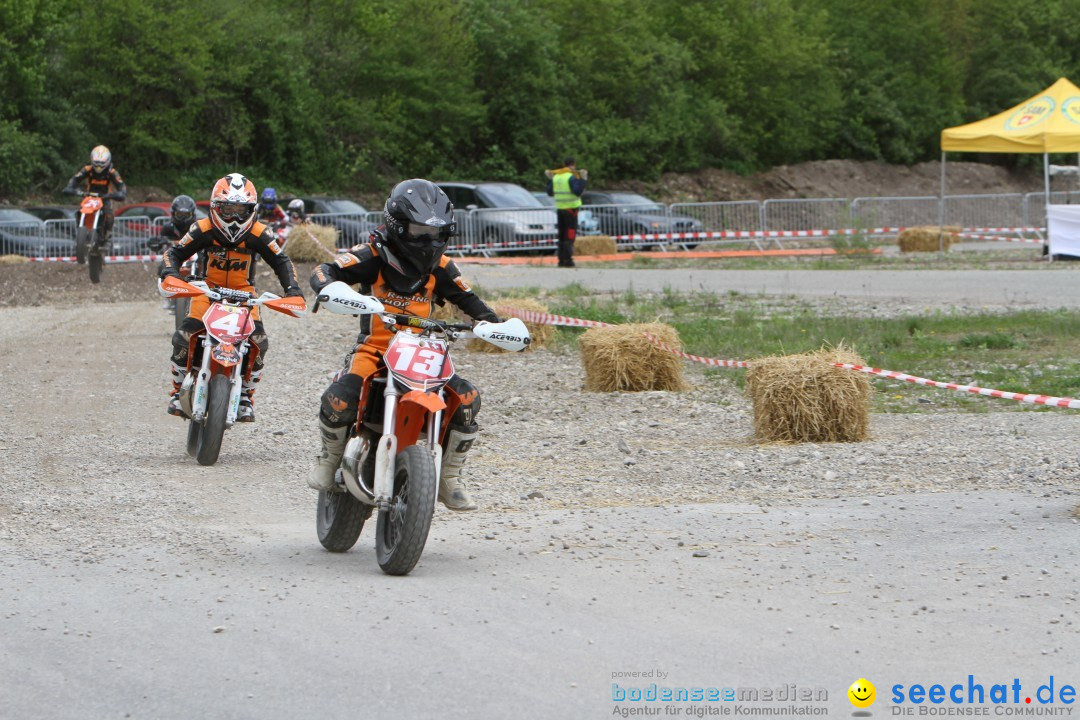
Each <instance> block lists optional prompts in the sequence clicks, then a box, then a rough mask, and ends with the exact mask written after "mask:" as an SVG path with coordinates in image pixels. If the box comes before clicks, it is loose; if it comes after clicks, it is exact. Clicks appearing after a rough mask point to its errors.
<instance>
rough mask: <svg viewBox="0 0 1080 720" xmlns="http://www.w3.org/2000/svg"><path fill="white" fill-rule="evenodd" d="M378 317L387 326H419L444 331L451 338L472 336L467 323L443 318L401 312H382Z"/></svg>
mask: <svg viewBox="0 0 1080 720" xmlns="http://www.w3.org/2000/svg"><path fill="white" fill-rule="evenodd" d="M379 317H381V318H382V321H383V322H384V323H385V324H386V325H387V327H391V326H393V325H404V326H406V327H413V328H419V329H420V330H436V331H439V332H443V333H446V335H447V336H448V337H449V338H451V339H452V340H457V339H458V338H464V337H471V336H472V332H471V331H472V325H469V324H467V323H452V322H447V321H445V320H433V319H431V318H422V317H416V316H415V315H402V314H401V313H383V314H382V315H380V316H379Z"/></svg>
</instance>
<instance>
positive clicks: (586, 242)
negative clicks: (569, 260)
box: [574, 235, 618, 256]
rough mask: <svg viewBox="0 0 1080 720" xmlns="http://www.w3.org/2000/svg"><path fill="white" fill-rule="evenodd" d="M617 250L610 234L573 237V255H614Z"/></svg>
mask: <svg viewBox="0 0 1080 720" xmlns="http://www.w3.org/2000/svg"><path fill="white" fill-rule="evenodd" d="M616 252H618V248H617V247H616V245H615V240H613V239H612V238H611V236H610V235H578V236H577V238H575V239H574V255H575V256H576V255H614V254H615V253H616Z"/></svg>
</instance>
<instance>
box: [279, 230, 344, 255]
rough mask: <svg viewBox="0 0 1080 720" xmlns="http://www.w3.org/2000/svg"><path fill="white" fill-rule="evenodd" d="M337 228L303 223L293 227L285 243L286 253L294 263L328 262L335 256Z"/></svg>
mask: <svg viewBox="0 0 1080 720" xmlns="http://www.w3.org/2000/svg"><path fill="white" fill-rule="evenodd" d="M337 240H338V231H337V228H334V227H330V226H328V225H319V224H318V223H313V222H304V223H299V224H297V225H293V227H292V230H290V231H289V237H288V239H287V240H286V241H285V248H286V253H287V254H288V256H289V258H291V259H292V260H293V261H294V262H319V263H322V262H329V261H330V260H333V259H334V258H335V257H336V256H337V252H338V250H337Z"/></svg>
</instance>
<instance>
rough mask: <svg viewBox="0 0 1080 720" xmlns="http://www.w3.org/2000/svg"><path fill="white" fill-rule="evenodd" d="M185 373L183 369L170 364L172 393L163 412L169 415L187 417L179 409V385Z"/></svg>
mask: <svg viewBox="0 0 1080 720" xmlns="http://www.w3.org/2000/svg"><path fill="white" fill-rule="evenodd" d="M186 372H187V371H186V370H185V369H184V368H182V367H180V366H179V365H177V364H176V363H173V364H172V393H171V394H170V395H169V406H168V407H166V408H165V412H167V413H169V414H170V415H177V416H179V417H187V416H186V415H184V411H183V409H182V408H181V407H180V383H182V382H183V381H184V375H185V374H186Z"/></svg>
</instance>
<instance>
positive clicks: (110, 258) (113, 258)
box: [27, 255, 161, 263]
mask: <svg viewBox="0 0 1080 720" xmlns="http://www.w3.org/2000/svg"><path fill="white" fill-rule="evenodd" d="M27 259H28V260H31V261H33V262H75V261H76V257H75V256H74V255H66V256H63V257H32V258H27ZM160 259H161V256H160V255H106V256H105V262H110V263H115V262H139V261H143V262H150V261H152V260H160Z"/></svg>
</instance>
